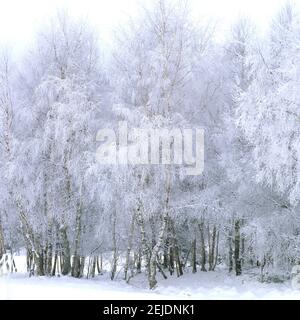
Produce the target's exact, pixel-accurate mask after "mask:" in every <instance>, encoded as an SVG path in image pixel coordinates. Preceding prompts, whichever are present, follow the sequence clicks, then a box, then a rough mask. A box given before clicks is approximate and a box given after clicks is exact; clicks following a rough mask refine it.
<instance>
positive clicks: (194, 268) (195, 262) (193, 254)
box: [192, 238, 197, 273]
mask: <svg viewBox="0 0 300 320" xmlns="http://www.w3.org/2000/svg"><path fill="white" fill-rule="evenodd" d="M196 254H197V242H196V238H195V239H194V241H193V244H192V268H193V273H196V272H197V256H196Z"/></svg>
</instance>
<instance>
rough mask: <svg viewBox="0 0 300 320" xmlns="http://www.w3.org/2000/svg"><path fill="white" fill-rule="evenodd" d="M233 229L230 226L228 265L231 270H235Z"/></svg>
mask: <svg viewBox="0 0 300 320" xmlns="http://www.w3.org/2000/svg"><path fill="white" fill-rule="evenodd" d="M232 236H233V235H232V230H231V227H230V231H229V233H228V267H229V272H232V270H233V249H232V242H233V239H232Z"/></svg>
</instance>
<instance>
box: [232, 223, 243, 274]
mask: <svg viewBox="0 0 300 320" xmlns="http://www.w3.org/2000/svg"><path fill="white" fill-rule="evenodd" d="M234 231H235V233H234V263H235V274H236V275H237V276H239V275H241V274H242V265H241V259H240V242H241V233H240V220H236V221H235V225H234Z"/></svg>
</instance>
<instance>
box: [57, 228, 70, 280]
mask: <svg viewBox="0 0 300 320" xmlns="http://www.w3.org/2000/svg"><path fill="white" fill-rule="evenodd" d="M60 236H61V240H62V245H61V255H62V261H61V264H62V270H61V273H62V274H63V275H64V276H65V275H68V274H69V273H70V271H71V250H70V243H69V239H68V234H67V227H66V226H63V227H62V228H61V229H60Z"/></svg>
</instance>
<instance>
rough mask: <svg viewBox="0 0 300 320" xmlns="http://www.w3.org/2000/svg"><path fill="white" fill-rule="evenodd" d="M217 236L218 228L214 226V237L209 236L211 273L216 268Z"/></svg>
mask: <svg viewBox="0 0 300 320" xmlns="http://www.w3.org/2000/svg"><path fill="white" fill-rule="evenodd" d="M208 232H209V231H208ZM216 234H217V228H216V226H214V227H213V232H212V235H209V237H210V240H209V255H208V263H209V269H208V270H209V271H212V270H213V267H214V259H215V245H216Z"/></svg>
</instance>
